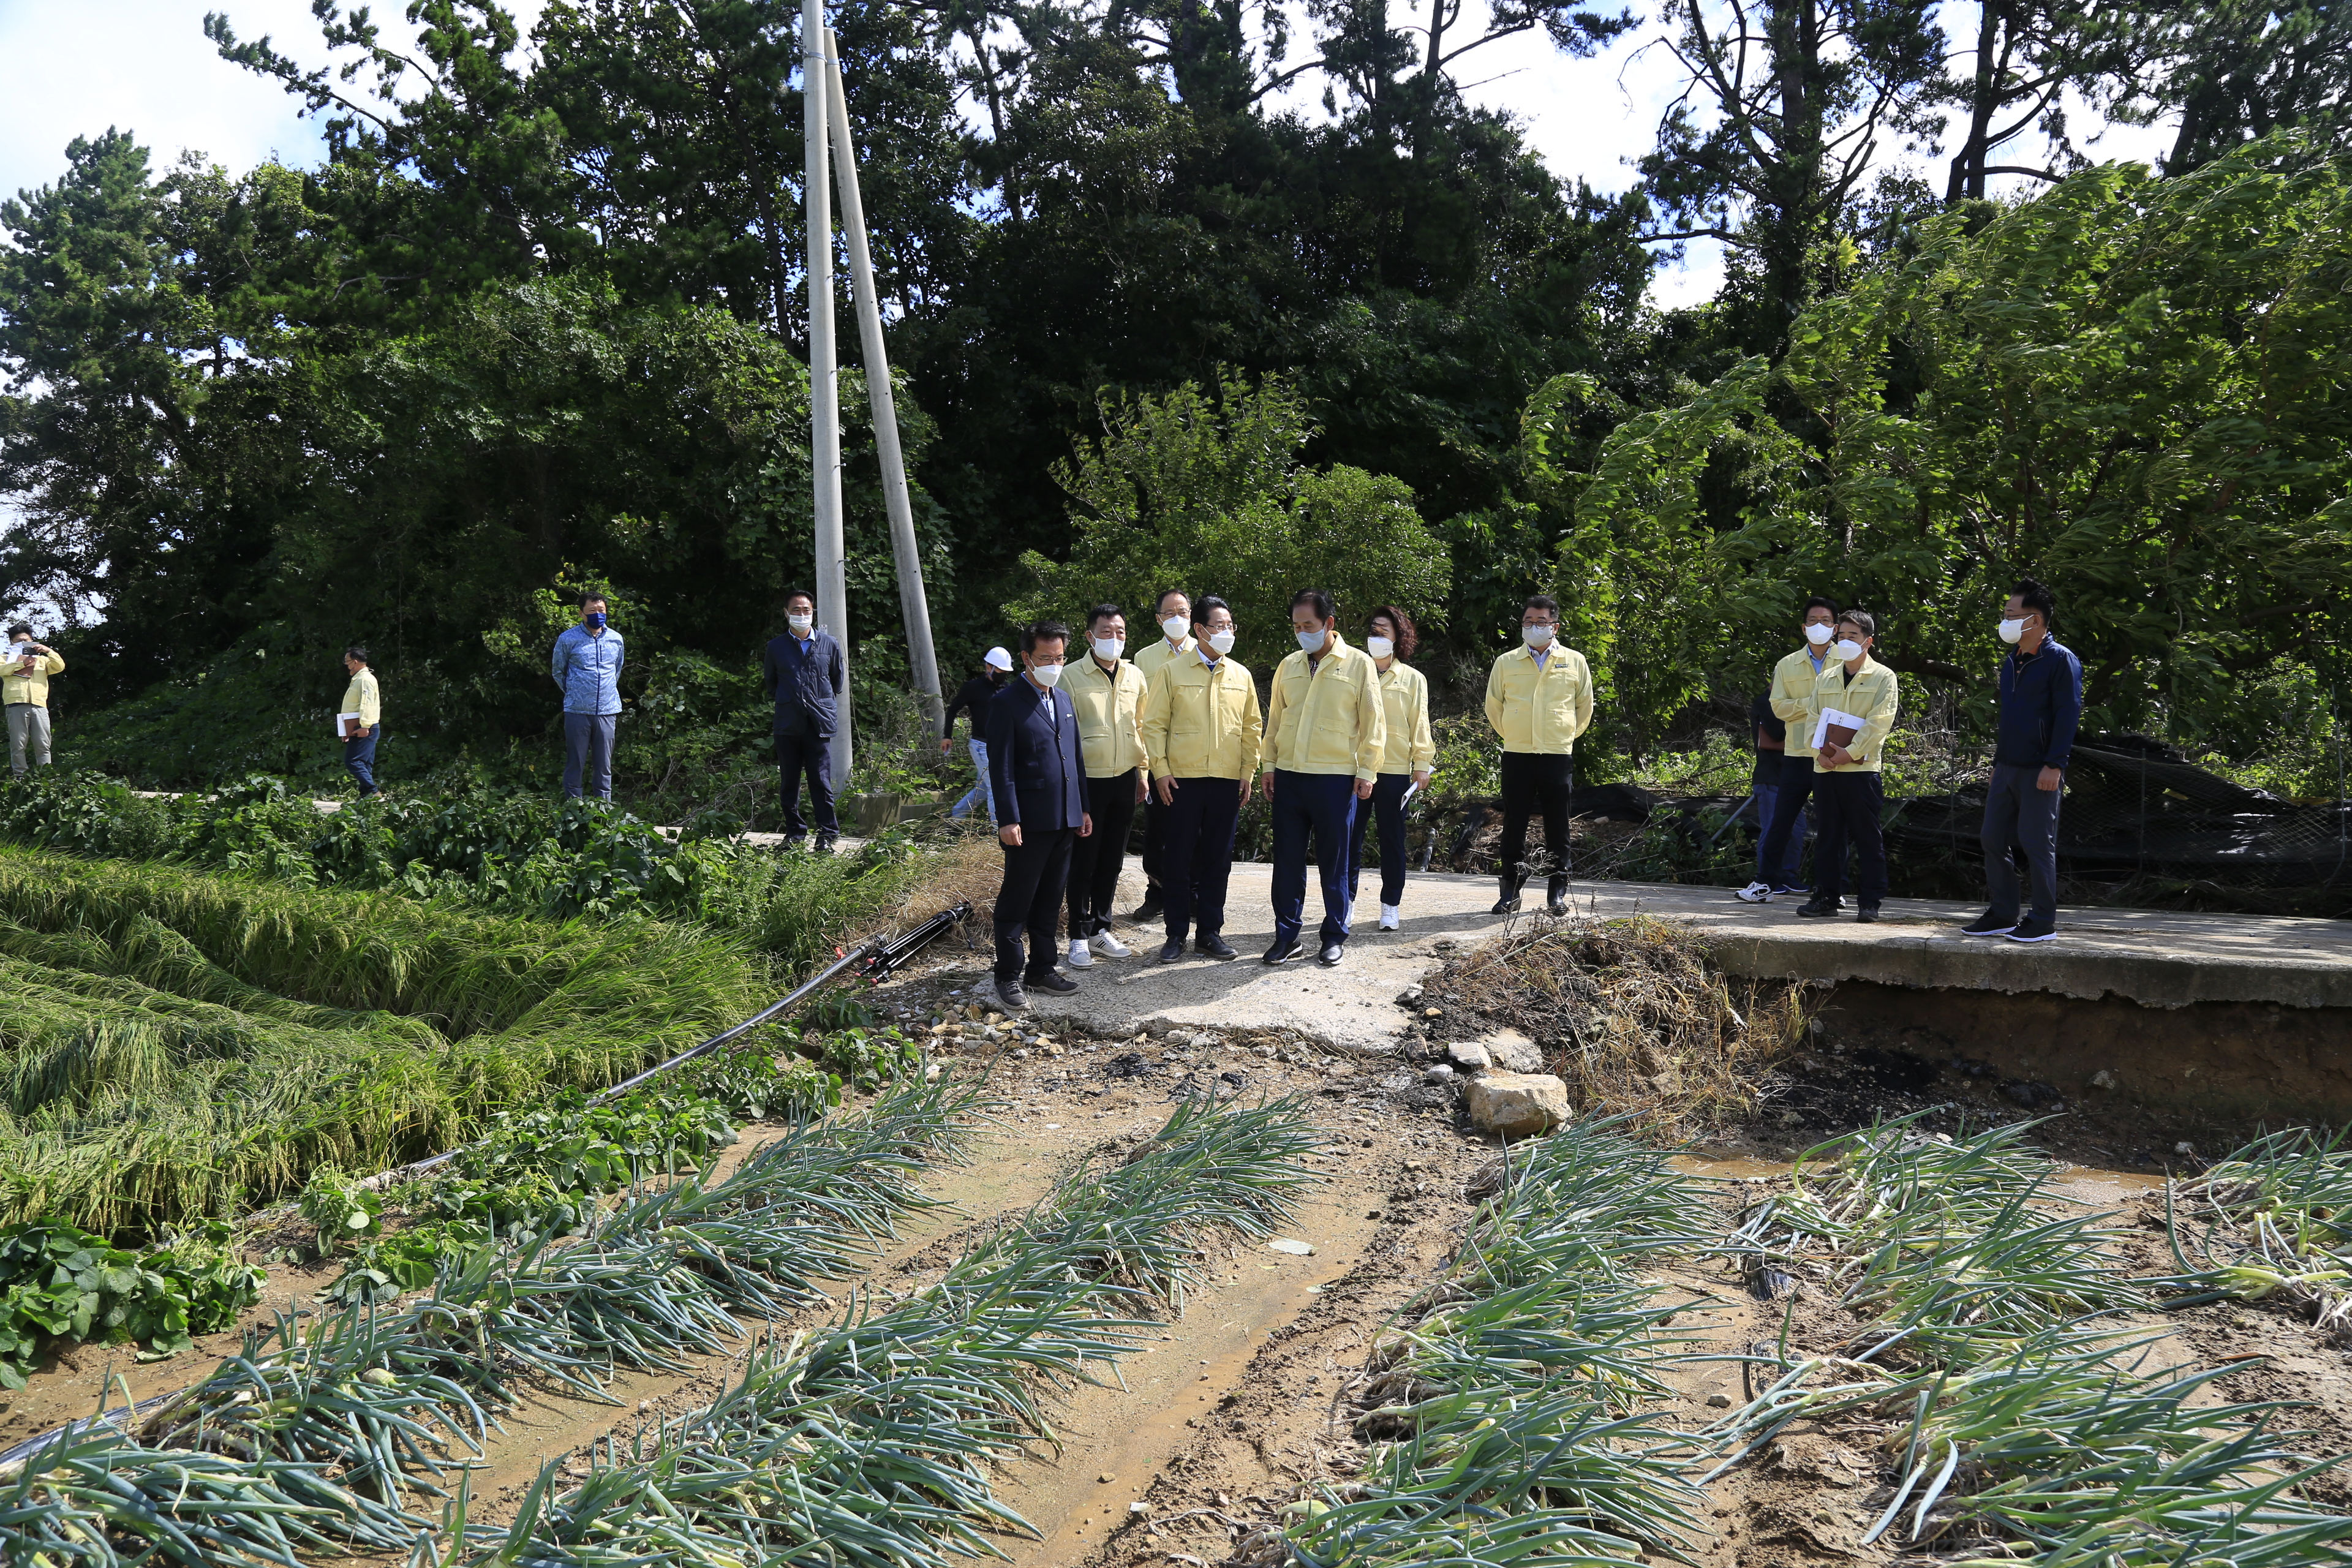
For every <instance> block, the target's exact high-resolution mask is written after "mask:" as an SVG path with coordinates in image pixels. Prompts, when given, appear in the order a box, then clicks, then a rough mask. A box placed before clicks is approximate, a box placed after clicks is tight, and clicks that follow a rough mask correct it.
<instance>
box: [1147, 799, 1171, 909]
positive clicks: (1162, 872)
mask: <svg viewBox="0 0 2352 1568" xmlns="http://www.w3.org/2000/svg"><path fill="white" fill-rule="evenodd" d="M1173 809H1175V808H1174V807H1172V806H1166V805H1160V789H1159V786H1158V785H1156V784H1155V785H1153V786H1152V791H1151V795H1150V797H1149V798H1148V799H1146V800H1145V801H1144V803H1143V855H1142V861H1143V887H1144V893H1143V901H1144V902H1145V903H1147V904H1148V903H1150V901H1151V900H1152V897H1153V895H1155V894H1158V895H1160V899H1161V900H1162V901H1163V902H1165V900H1166V894H1167V888H1168V877H1167V866H1166V861H1167V859H1168V814H1169V813H1170V812H1171V811H1172V810H1173Z"/></svg>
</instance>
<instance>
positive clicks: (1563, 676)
mask: <svg viewBox="0 0 2352 1568" xmlns="http://www.w3.org/2000/svg"><path fill="white" fill-rule="evenodd" d="M1486 722H1487V723H1489V724H1492V725H1493V726H1494V727H1495V733H1496V734H1497V735H1500V736H1501V737H1503V750H1505V751H1507V752H1532V753H1534V754H1536V755H1538V756H1565V755H1567V754H1568V753H1570V752H1574V751H1575V750H1576V738H1577V737H1578V736H1579V735H1581V734H1583V733H1584V731H1585V730H1586V728H1587V727H1588V726H1590V725H1591V722H1592V671H1591V668H1589V667H1588V666H1587V665H1586V664H1585V662H1584V656H1583V655H1582V654H1580V653H1579V652H1577V651H1576V650H1575V649H1574V648H1572V647H1561V646H1560V645H1559V639H1557V638H1555V639H1553V642H1552V645H1551V655H1550V657H1549V658H1547V659H1545V660H1544V662H1543V663H1541V664H1538V663H1537V662H1536V657H1535V655H1534V654H1532V653H1530V652H1528V649H1527V648H1526V647H1524V646H1522V647H1515V648H1513V649H1512V650H1511V651H1510V652H1508V653H1507V654H1505V655H1504V656H1503V657H1502V658H1498V659H1496V661H1495V668H1493V669H1492V670H1491V671H1489V672H1488V673H1487V676H1486Z"/></svg>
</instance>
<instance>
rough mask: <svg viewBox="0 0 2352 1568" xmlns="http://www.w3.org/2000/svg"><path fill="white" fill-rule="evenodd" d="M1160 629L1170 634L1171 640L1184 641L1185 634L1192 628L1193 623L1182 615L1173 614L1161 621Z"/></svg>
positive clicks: (1169, 638)
mask: <svg viewBox="0 0 2352 1568" xmlns="http://www.w3.org/2000/svg"><path fill="white" fill-rule="evenodd" d="M1160 630H1161V631H1163V632H1165V633H1167V634H1168V640H1169V641H1170V642H1182V641H1183V640H1184V634H1185V633H1186V632H1189V631H1191V630H1192V622H1190V621H1188V620H1186V619H1185V618H1184V617H1183V616H1169V617H1168V618H1167V619H1166V620H1164V621H1162V622H1160Z"/></svg>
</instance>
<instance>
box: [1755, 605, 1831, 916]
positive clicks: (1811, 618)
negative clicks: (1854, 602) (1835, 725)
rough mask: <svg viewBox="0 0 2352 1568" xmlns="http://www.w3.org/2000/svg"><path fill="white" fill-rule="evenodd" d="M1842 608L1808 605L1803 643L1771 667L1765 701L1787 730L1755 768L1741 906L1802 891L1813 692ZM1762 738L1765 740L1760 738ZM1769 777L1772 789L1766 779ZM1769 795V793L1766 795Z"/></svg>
mask: <svg viewBox="0 0 2352 1568" xmlns="http://www.w3.org/2000/svg"><path fill="white" fill-rule="evenodd" d="M1837 618H1838V607H1837V605H1835V604H1834V603H1832V601H1830V600H1828V599H1823V598H1820V597H1814V598H1811V599H1807V600H1806V601H1805V618H1804V622H1803V627H1804V637H1805V644H1804V646H1803V647H1801V648H1799V649H1797V650H1796V651H1795V652H1794V653H1788V654H1783V655H1781V656H1780V663H1778V664H1776V665H1774V666H1773V667H1772V690H1771V693H1770V694H1769V696H1768V697H1766V699H1765V700H1766V702H1768V703H1769V704H1770V706H1771V709H1772V717H1773V718H1775V719H1777V720H1779V721H1780V723H1781V725H1782V726H1783V728H1784V730H1785V733H1784V734H1783V735H1782V737H1781V741H1780V752H1779V753H1778V754H1776V755H1771V756H1765V757H1759V759H1758V761H1757V764H1756V777H1757V781H1758V782H1757V788H1756V807H1757V811H1758V818H1757V826H1759V828H1760V829H1761V830H1762V834H1763V836H1762V837H1760V838H1759V839H1758V840H1757V844H1756V880H1754V881H1753V882H1750V883H1749V884H1748V886H1746V887H1744V888H1742V889H1739V890H1738V892H1737V893H1734V894H1733V895H1732V897H1733V898H1736V899H1738V900H1740V901H1741V902H1742V903H1749V904H1769V903H1770V902H1771V901H1772V900H1775V899H1778V898H1782V897H1785V896H1786V895H1788V894H1790V893H1793V892H1795V891H1797V889H1798V882H1797V868H1798V864H1799V862H1800V861H1801V860H1802V859H1803V858H1804V855H1805V830H1804V819H1805V805H1806V803H1807V802H1809V801H1811V799H1812V798H1813V778H1814V774H1813V690H1814V689H1815V688H1816V687H1818V686H1819V685H1820V684H1821V679H1822V671H1823V670H1825V669H1827V668H1830V665H1831V663H1832V660H1831V658H1830V644H1831V643H1832V642H1834V641H1836V640H1837ZM1758 738H1759V741H1760V740H1761V739H1762V737H1761V735H1760V734H1759V737H1758ZM1767 773H1769V774H1770V775H1771V783H1770V784H1769V785H1768V784H1765V783H1764V782H1763V781H1764V778H1765V776H1766V774H1767ZM1768 792H1769V794H1768Z"/></svg>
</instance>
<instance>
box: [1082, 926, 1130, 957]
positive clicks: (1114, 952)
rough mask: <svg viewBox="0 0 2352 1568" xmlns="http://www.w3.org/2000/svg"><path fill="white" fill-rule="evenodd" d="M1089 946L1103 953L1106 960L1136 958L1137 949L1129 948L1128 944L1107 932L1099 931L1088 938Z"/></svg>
mask: <svg viewBox="0 0 2352 1568" xmlns="http://www.w3.org/2000/svg"><path fill="white" fill-rule="evenodd" d="M1087 946H1088V947H1091V948H1093V949H1094V950H1095V951H1096V952H1099V953H1101V954H1102V955H1103V956H1104V957H1105V958H1133V957H1134V956H1135V949H1133V948H1131V947H1129V946H1128V945H1127V943H1125V942H1121V941H1119V940H1118V938H1117V937H1115V936H1113V935H1111V934H1110V932H1108V931H1097V932H1095V934H1094V935H1092V936H1090V937H1088V938H1087Z"/></svg>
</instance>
